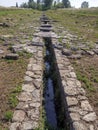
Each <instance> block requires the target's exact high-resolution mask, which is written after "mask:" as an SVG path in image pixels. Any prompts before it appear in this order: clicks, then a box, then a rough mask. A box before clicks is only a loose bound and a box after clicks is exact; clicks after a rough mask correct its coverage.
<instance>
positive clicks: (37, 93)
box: [32, 89, 40, 101]
mask: <svg viewBox="0 0 98 130" xmlns="http://www.w3.org/2000/svg"><path fill="white" fill-rule="evenodd" d="M32 96H33V100H35V101H37V100H38V101H39V99H40V90H38V89H36V90H34V91H33V92H32Z"/></svg>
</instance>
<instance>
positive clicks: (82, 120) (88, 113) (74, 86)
mask: <svg viewBox="0 0 98 130" xmlns="http://www.w3.org/2000/svg"><path fill="white" fill-rule="evenodd" d="M54 51H55V57H56V61H57V66H56V67H57V68H58V70H57V71H59V76H58V78H59V79H58V81H59V82H61V83H59V85H61V86H60V87H61V89H60V90H61V94H62V102H63V104H64V108H65V117H66V119H65V120H66V121H65V122H66V124H67V125H68V127H69V129H70V130H97V129H98V123H97V117H96V113H95V112H94V110H93V108H92V106H91V105H90V104H89V101H88V98H87V97H86V92H85V90H84V89H83V88H82V86H81V83H80V81H78V80H77V77H76V74H75V72H74V69H73V67H72V65H71V63H70V61H69V59H68V58H67V57H66V56H64V55H62V53H61V50H59V49H56V48H55V49H54ZM60 80H61V81H60Z"/></svg>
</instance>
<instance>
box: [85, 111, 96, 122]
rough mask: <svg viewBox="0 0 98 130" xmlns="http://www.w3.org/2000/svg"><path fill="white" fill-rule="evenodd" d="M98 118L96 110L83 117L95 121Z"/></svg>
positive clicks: (88, 120)
mask: <svg viewBox="0 0 98 130" xmlns="http://www.w3.org/2000/svg"><path fill="white" fill-rule="evenodd" d="M96 119H97V116H96V114H95V112H92V113H89V114H87V115H85V116H84V117H83V120H84V121H87V122H91V121H95V120H96Z"/></svg>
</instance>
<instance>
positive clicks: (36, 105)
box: [30, 102, 41, 108]
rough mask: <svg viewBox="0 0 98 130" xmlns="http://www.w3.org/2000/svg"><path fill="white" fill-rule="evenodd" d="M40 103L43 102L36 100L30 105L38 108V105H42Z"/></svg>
mask: <svg viewBox="0 0 98 130" xmlns="http://www.w3.org/2000/svg"><path fill="white" fill-rule="evenodd" d="M40 105H41V104H40V103H39V102H36V103H31V104H30V107H37V108H38V107H40Z"/></svg>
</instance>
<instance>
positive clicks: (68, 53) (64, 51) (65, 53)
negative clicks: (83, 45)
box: [62, 49, 72, 56]
mask: <svg viewBox="0 0 98 130" xmlns="http://www.w3.org/2000/svg"><path fill="white" fill-rule="evenodd" d="M62 54H63V55H66V56H71V55H72V52H71V51H70V50H68V49H63V50H62Z"/></svg>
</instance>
